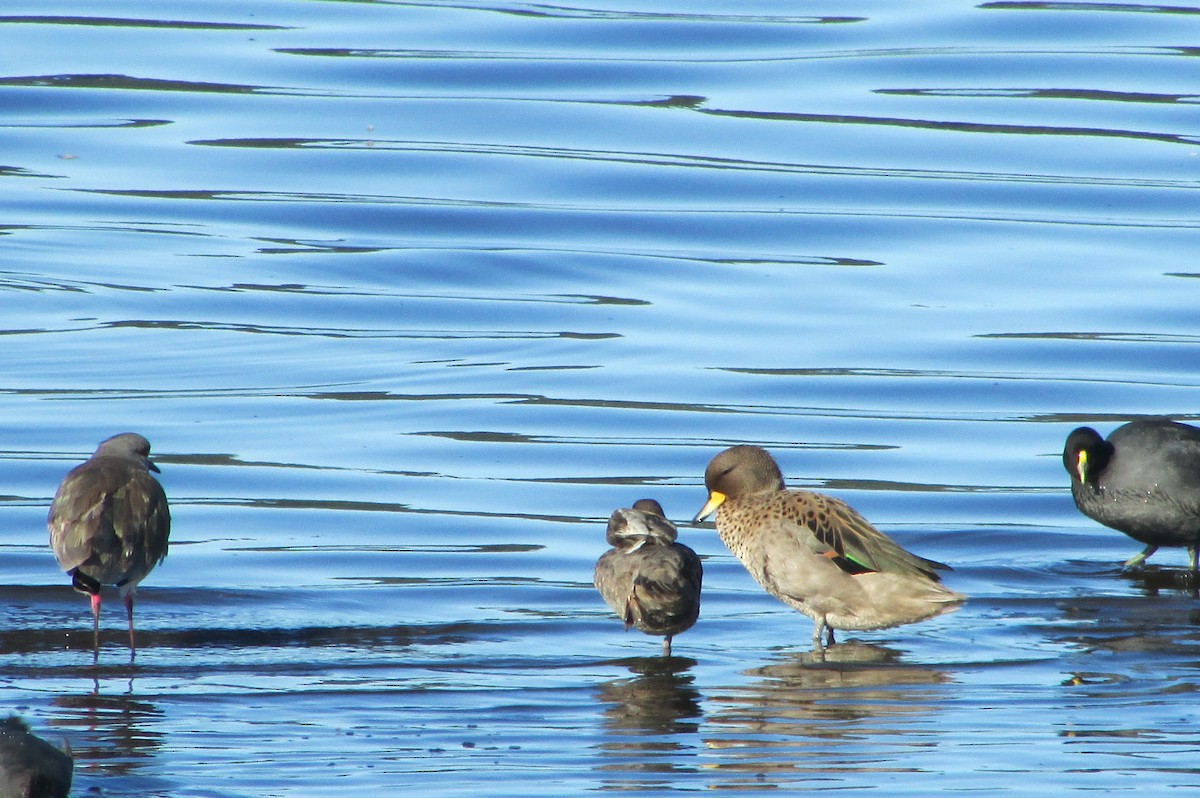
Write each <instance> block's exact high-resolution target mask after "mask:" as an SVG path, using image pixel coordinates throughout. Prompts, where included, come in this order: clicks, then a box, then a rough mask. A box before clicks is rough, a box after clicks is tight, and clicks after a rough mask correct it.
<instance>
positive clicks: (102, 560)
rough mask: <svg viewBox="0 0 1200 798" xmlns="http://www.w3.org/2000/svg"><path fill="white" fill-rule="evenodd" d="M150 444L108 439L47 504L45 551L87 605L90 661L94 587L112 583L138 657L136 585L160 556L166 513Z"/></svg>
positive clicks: (96, 612) (96, 618) (124, 437)
mask: <svg viewBox="0 0 1200 798" xmlns="http://www.w3.org/2000/svg"><path fill="white" fill-rule="evenodd" d="M151 471H155V472H157V471H158V466H156V465H155V464H154V463H153V462H152V461H151V460H150V442H149V441H148V440H146V439H145V438H143V437H142V436H141V435H138V434H137V433H134V432H124V433H121V434H120V435H114V436H113V437H111V438H109V439H108V440H106V441H104V442H102V443H101V444H100V446H99V447H98V448H97V449H96V452H95V454H93V455H92V456H91V458H90V459H89V460H88V461H87V462H86V463H83V464H82V465H79V466H76V467H75V468H74V469H72V470H71V472H70V473H69V474H67V476H66V478H65V479H63V481H62V484H61V485H59V486H58V493H56V494H55V496H54V502H53V503H52V504H51V505H50V517H49V518H48V519H47V523H48V525H49V527H50V545H51V547H52V548H53V549H54V556H55V557H57V558H58V564H59V565H60V566H61V567H62V569H63V570H64V571H66V572H67V573H68V574H70V576H71V585H72V587H74V588H75V589H76V590H78V591H79V592H81V593H86V594H87V595H89V596H90V597H91V601H92V621H93V626H92V628H93V633H94V637H93V640H94V644H93V645H94V659H99V657H100V603H101V599H100V586H101V585H105V584H112V585H116V586H117V588H118V591H119V594H120V596H121V598H122V599H124V601H125V611H126V613H127V614H128V616H129V658H130V660H132V659H133V658H134V656H135V655H136V653H137V644H136V642H135V640H134V632H133V597H134V593H135V591H136V590H137V586H138V583H139V582H141V581H142V580H143V579H144V578H145V577H146V575H147V574H149V573H150V571H152V570H153V569H154V566H156V565H158V564H159V563H160V562H162V560H163V558H165V557H166V556H167V537H168V536H169V535H170V533H171V513H170V510H169V509H168V508H167V495H166V493H164V492H163V489H162V485H160V484H158V480H156V479H155V478H154V477H153V476H152V475H151V474H150V472H151Z"/></svg>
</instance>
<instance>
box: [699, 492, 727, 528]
mask: <svg viewBox="0 0 1200 798" xmlns="http://www.w3.org/2000/svg"><path fill="white" fill-rule="evenodd" d="M724 503H725V494H724V493H721V492H720V491H718V490H714V491H709V494H708V501H707V502H706V503H705V504H704V506H703V507H701V508H700V512H698V513H696V517H695V518H693V519H692V523H693V524H698V523H700V522H701V521H703V520H704V519H705V518H708V517H709V516H710V515H712V514H713V513H715V512H716V511H717V508H718V507H720V506H721V505H722V504H724Z"/></svg>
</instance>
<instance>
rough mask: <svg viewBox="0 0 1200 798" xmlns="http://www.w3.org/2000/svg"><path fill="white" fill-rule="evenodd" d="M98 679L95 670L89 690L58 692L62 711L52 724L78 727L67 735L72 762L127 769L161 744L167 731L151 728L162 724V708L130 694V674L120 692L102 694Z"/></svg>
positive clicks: (119, 771) (122, 771) (115, 770)
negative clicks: (77, 692) (122, 691)
mask: <svg viewBox="0 0 1200 798" xmlns="http://www.w3.org/2000/svg"><path fill="white" fill-rule="evenodd" d="M98 673H99V672H98ZM101 683H102V682H101V679H100V676H99V675H97V676H96V678H95V679H94V681H93V687H92V691H91V692H89V693H84V694H81V695H63V696H58V697H56V698H55V699H54V701H53V703H54V704H55V705H56V706H58V707H59V708H60V709H61V711H60V712H59V713H57V715H56V717H55V719H54V721H53V723H54V724H55V725H56V726H57V727H59V728H63V729H74V730H77V733H74V734H71V736H70V740H71V748H72V751H73V753H74V756H75V761H76V763H87V767H88V768H91V769H97V770H103V771H105V772H108V773H117V774H127V773H130V772H132V771H134V770H136V769H138V768H139V767H141V765H142V763H143V762H144V761H145V760H147V759H149V758H151V757H153V756H154V755H155V754H157V752H158V751H159V749H160V748H162V745H163V742H164V740H165V735H164V734H162V733H161V732H158V731H155V727H157V726H159V725H160V724H161V722H162V717H163V713H162V711H161V710H160V709H159V708H158V707H157V706H156V705H155V704H154V703H152V702H151V701H149V700H147V699H146V698H144V697H141V696H137V695H135V694H134V692H133V685H134V678H133V676H130V677H129V679H128V682H127V683H126V692H124V693H120V694H113V695H106V694H103V693H101V692H100V689H101ZM77 767H78V764H77Z"/></svg>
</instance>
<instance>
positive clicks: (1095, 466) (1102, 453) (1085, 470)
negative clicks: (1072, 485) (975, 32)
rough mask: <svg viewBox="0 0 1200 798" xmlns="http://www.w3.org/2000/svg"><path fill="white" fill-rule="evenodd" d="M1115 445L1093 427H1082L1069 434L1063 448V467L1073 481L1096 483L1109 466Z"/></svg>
mask: <svg viewBox="0 0 1200 798" xmlns="http://www.w3.org/2000/svg"><path fill="white" fill-rule="evenodd" d="M1112 455H1113V446H1112V444H1111V443H1109V442H1108V441H1106V440H1104V438H1102V437H1100V433H1099V432H1096V430H1094V429H1092V428H1091V427H1080V428H1078V429H1076V430H1073V431H1072V432H1071V434H1070V435H1068V436H1067V445H1066V446H1065V447H1064V448H1063V467H1064V468H1066V469H1067V473H1069V474H1070V475H1071V481H1072V482H1075V481H1078V482H1080V483H1082V484H1084V485H1086V484H1088V483H1091V484H1095V483H1096V480H1097V479H1099V478H1100V474H1102V473H1104V469H1105V468H1107V467H1108V461H1109V460H1110V459H1111V458H1112Z"/></svg>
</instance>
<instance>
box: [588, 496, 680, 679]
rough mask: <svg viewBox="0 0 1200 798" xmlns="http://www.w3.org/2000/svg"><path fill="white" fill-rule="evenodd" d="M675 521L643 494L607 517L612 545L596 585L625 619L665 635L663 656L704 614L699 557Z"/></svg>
mask: <svg viewBox="0 0 1200 798" xmlns="http://www.w3.org/2000/svg"><path fill="white" fill-rule="evenodd" d="M676 534H677V533H676V530H675V525H674V524H672V523H671V522H670V521H668V520H667V519H666V517H665V516H664V514H663V509H662V506H661V505H659V503H658V502H656V501H654V500H653V499H641V500H639V501H637V502H635V503H634V505H633V509H621V510H617V511H616V512H614V513H613V514H612V517H611V518H609V520H608V533H607V536H606V537H607V540H608V542H609V544H610V545H611V546H612V547H613V548H611V549H609V550H608V551H606V552H605V553H604V554H603V555H601V557H600V560H599V561H598V562H597V563H596V573H595V585H596V589H597V590H599V591H600V595H601V596H603V597H604V600H605V601H606V602H608V606H610V607H612V608H613V611H614V612H616V613H617V615H618V616H620V618H621V619H622V620H623V621H624V622H625V628H626V629H628V628H629V627H631V626H632V627H635V628H637V629H639V630H641V631H643V632H645V633H646V634H648V635H663V636H664V637H663V656H664V657H669V656H671V638H673V637H674V636H675V635H677V634H680V633H681V632H685V631H687V630H688V629H690V628H692V625H693V624H695V623H696V618H698V617H699V615H700V583H701V581H702V580H703V578H704V568H703V566H702V565H701V564H700V558H699V557H697V556H696V552H694V551H692V550H691V549H690V548H688V547H687V546H684V545H683V544H682V543H677V542H676V541H675V538H676Z"/></svg>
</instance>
